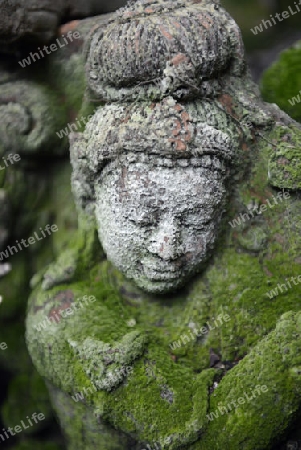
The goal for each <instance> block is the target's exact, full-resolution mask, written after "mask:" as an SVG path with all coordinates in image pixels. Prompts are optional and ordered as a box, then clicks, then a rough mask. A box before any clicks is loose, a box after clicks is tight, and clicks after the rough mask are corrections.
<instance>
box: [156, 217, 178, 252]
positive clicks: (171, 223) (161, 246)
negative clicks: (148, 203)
mask: <svg viewBox="0 0 301 450" xmlns="http://www.w3.org/2000/svg"><path fill="white" fill-rule="evenodd" d="M148 251H149V252H150V253H152V254H154V255H158V256H160V258H162V259H164V260H175V259H177V258H178V257H179V256H181V255H182V254H183V245H182V242H181V230H180V224H179V223H178V221H177V220H176V219H173V218H170V217H167V218H165V219H164V220H162V221H161V222H160V223H159V225H158V227H157V228H156V230H155V231H154V232H153V234H152V235H151V237H150V239H149V243H148Z"/></svg>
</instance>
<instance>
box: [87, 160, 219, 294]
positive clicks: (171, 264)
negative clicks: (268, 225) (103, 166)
mask: <svg viewBox="0 0 301 450" xmlns="http://www.w3.org/2000/svg"><path fill="white" fill-rule="evenodd" d="M162 164H163V166H161V167H154V166H152V165H150V164H147V163H135V164H129V165H128V166H123V167H117V168H114V169H113V170H110V166H109V167H108V168H107V170H105V172H104V175H103V177H102V180H97V181H96V183H95V197H96V202H95V215H96V219H97V222H98V230H99V238H100V241H101V243H102V245H103V247H104V250H105V252H106V253H107V256H108V259H109V260H110V261H112V262H113V263H114V264H115V265H116V267H118V268H119V269H120V270H121V271H122V272H123V273H124V274H125V275H126V276H127V277H128V278H130V279H133V280H134V281H135V283H136V284H137V285H138V286H139V287H141V288H143V289H144V290H147V291H149V292H153V293H156V292H160V293H164V292H167V291H170V290H174V289H176V288H178V287H179V286H180V285H182V284H183V283H184V282H185V281H186V280H187V279H188V278H189V277H190V276H191V275H192V274H194V273H195V272H196V271H197V270H198V269H200V267H201V266H202V263H203V262H204V261H206V259H207V258H208V255H209V254H210V249H211V248H212V246H213V244H214V242H215V240H216V237H217V234H218V233H217V228H218V225H219V223H220V219H221V215H222V211H223V207H224V205H225V193H226V190H225V186H224V181H223V177H222V176H221V174H220V173H219V172H217V171H216V172H214V171H212V170H209V169H208V168H205V167H194V166H192V165H191V164H190V161H189V160H185V159H180V160H178V161H177V162H173V161H172V160H171V159H165V160H162ZM168 166H170V167H168Z"/></svg>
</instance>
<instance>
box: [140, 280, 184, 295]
mask: <svg viewBox="0 0 301 450" xmlns="http://www.w3.org/2000/svg"><path fill="white" fill-rule="evenodd" d="M162 278H163V277H162ZM132 281H133V282H134V283H135V284H136V286H138V287H139V288H140V289H142V290H143V291H145V292H148V293H150V294H168V293H170V292H174V291H176V290H177V289H179V288H181V287H182V286H183V285H184V284H185V282H186V281H187V277H185V278H184V277H183V276H182V277H177V278H175V277H173V276H171V277H170V278H168V276H166V277H164V279H149V278H146V277H139V278H132Z"/></svg>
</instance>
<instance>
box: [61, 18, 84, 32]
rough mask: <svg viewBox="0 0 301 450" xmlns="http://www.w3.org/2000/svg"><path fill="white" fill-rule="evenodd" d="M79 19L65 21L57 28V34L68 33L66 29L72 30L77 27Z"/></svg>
mask: <svg viewBox="0 0 301 450" xmlns="http://www.w3.org/2000/svg"><path fill="white" fill-rule="evenodd" d="M78 24H79V20H72V22H68V23H65V24H64V25H62V26H61V27H60V28H59V34H65V33H68V31H73V30H75V29H76V28H77V25H78Z"/></svg>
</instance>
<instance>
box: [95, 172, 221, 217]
mask: <svg viewBox="0 0 301 450" xmlns="http://www.w3.org/2000/svg"><path fill="white" fill-rule="evenodd" d="M108 185H109V189H108ZM104 191H105V192H107V193H108V192H109V191H110V195H112V196H113V197H115V201H118V202H119V201H120V202H122V203H123V204H130V205H135V207H136V208H139V207H140V206H141V207H142V206H148V207H161V206H164V205H165V206H168V205H171V204H178V205H183V206H185V204H186V205H190V206H191V205H195V204H199V205H210V202H211V199H213V198H216V197H217V196H218V197H219V196H220V195H221V193H222V191H223V188H222V185H221V183H220V182H219V181H218V180H217V179H216V176H215V174H213V173H212V172H210V171H209V170H206V169H204V168H202V167H191V166H188V167H172V168H167V167H161V168H160V171H158V168H156V167H149V166H147V165H141V164H132V165H130V167H122V168H121V167H120V168H118V170H115V171H113V172H111V175H109V178H107V182H106V183H105V186H104ZM184 209H185V208H184Z"/></svg>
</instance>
